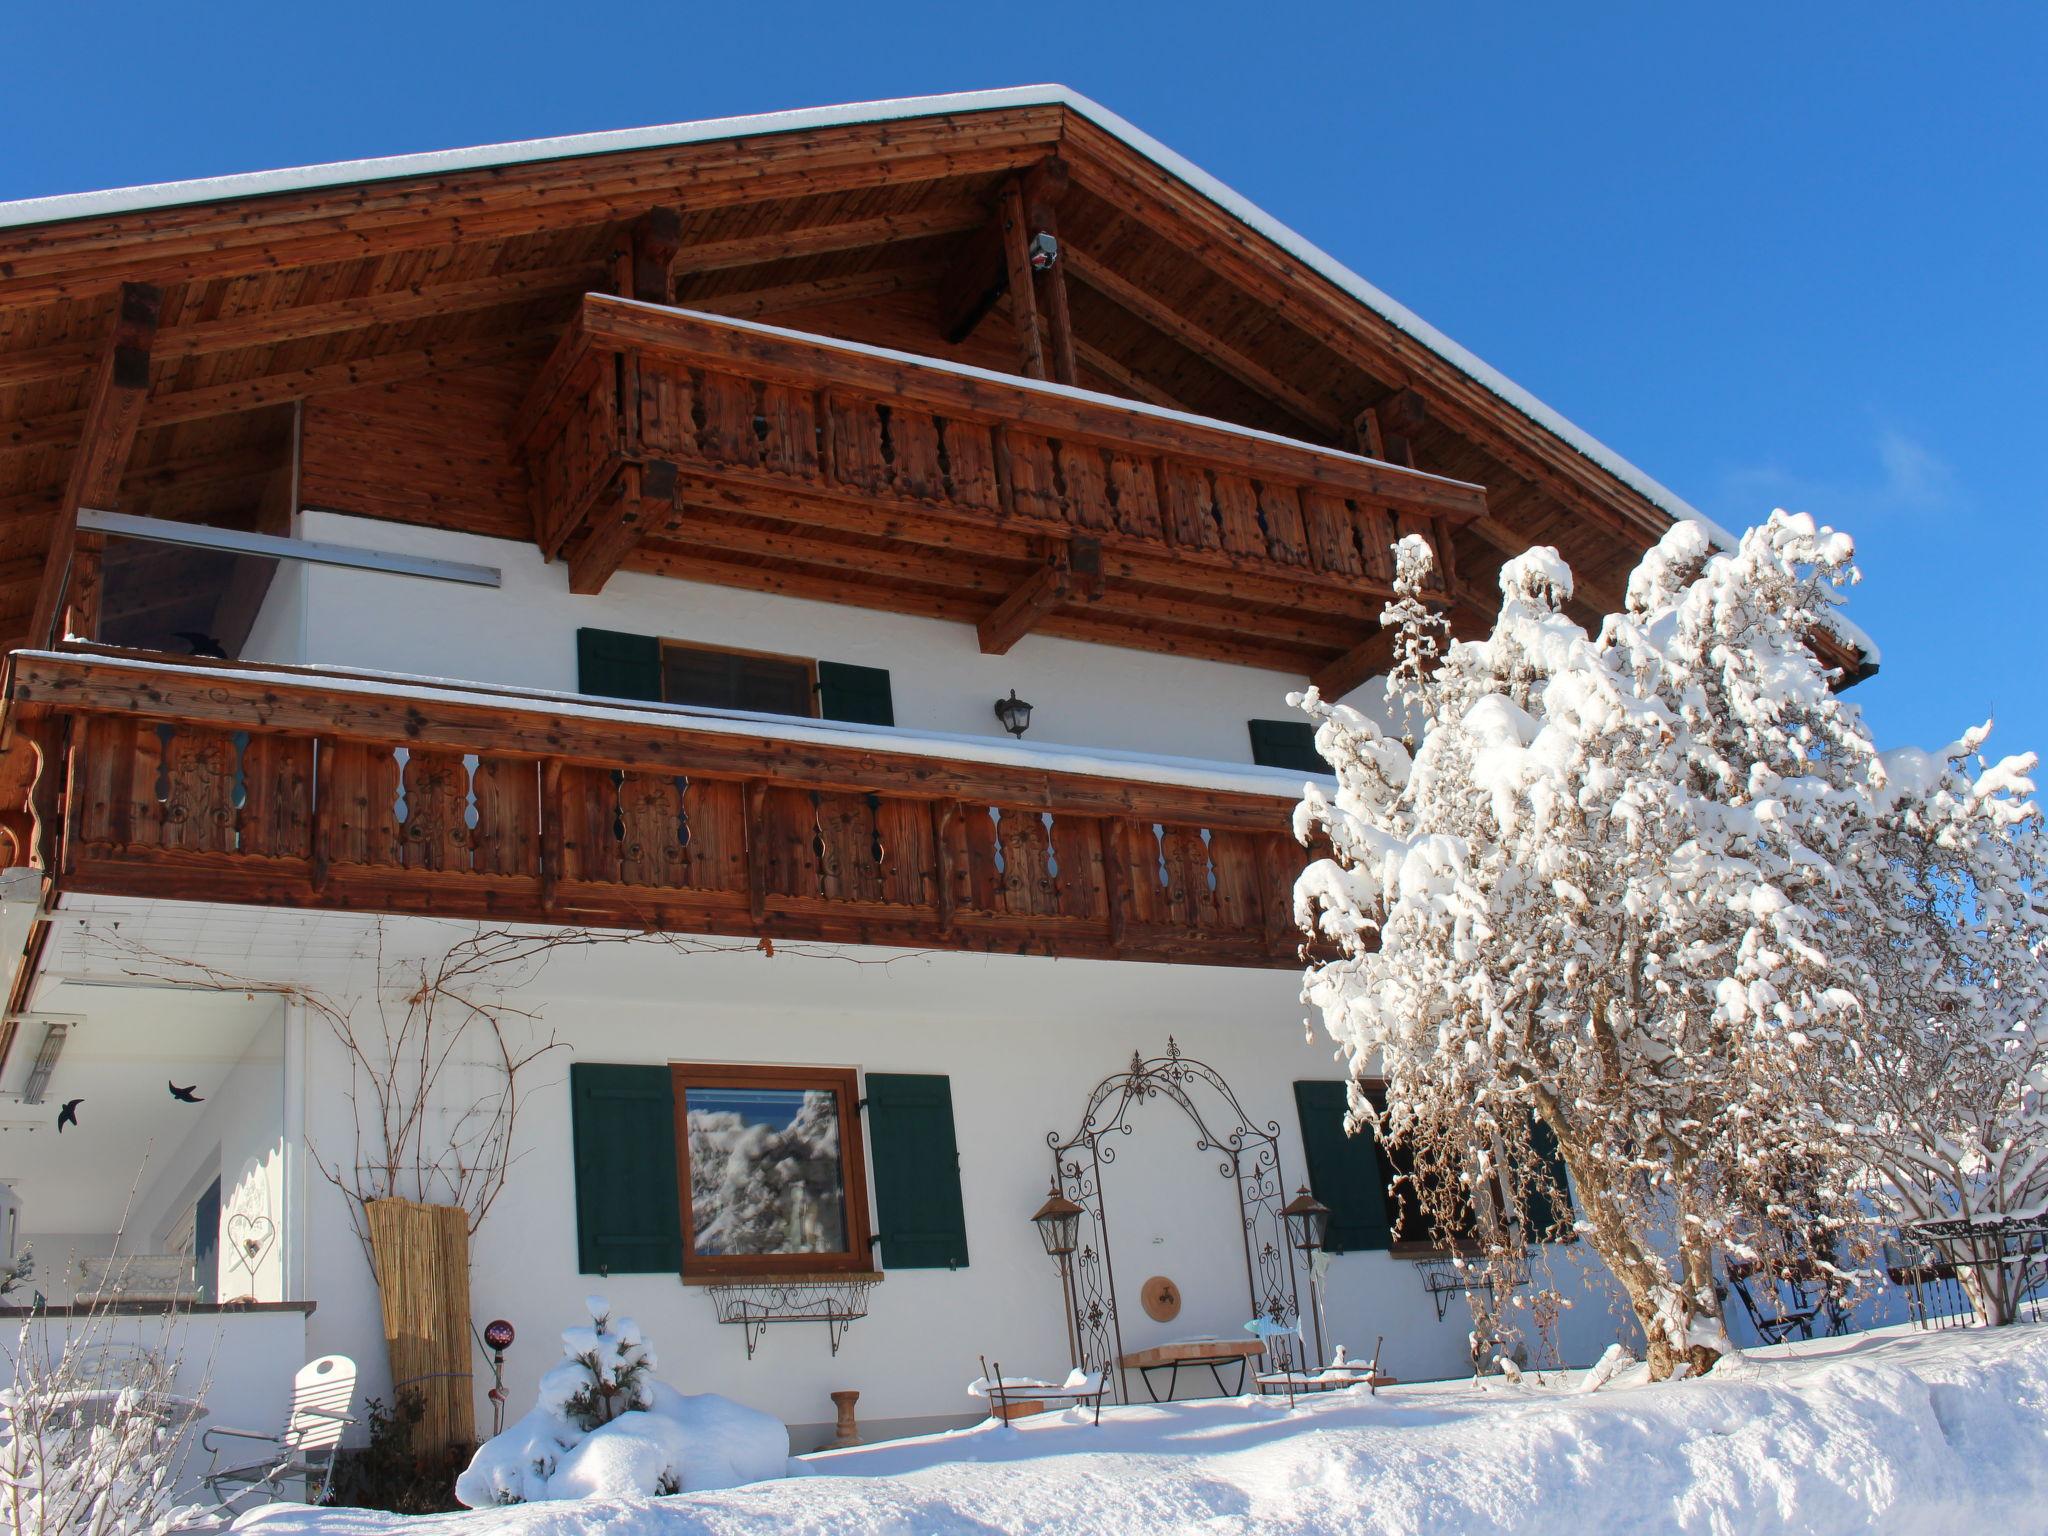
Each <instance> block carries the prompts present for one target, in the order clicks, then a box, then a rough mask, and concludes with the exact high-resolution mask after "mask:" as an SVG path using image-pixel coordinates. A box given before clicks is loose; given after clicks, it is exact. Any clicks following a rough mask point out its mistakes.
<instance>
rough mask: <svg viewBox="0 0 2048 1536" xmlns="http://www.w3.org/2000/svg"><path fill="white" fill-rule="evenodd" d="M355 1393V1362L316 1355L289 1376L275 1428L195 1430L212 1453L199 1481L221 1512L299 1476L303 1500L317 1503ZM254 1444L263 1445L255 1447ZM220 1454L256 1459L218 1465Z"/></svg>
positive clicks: (275, 1493) (274, 1493)
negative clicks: (280, 1423)
mask: <svg viewBox="0 0 2048 1536" xmlns="http://www.w3.org/2000/svg"><path fill="white" fill-rule="evenodd" d="M355 1396H356V1363H355V1361H353V1360H351V1359H349V1358H348V1357H347V1356H346V1355H322V1356H321V1357H320V1358H319V1359H317V1360H313V1361H309V1362H308V1363H307V1364H306V1365H305V1366H303V1367H302V1368H301V1369H300V1371H299V1374H298V1375H297V1376H295V1377H293V1378H292V1406H291V1412H290V1413H289V1414H287V1415H286V1417H285V1422H284V1428H283V1429H282V1430H280V1431H279V1432H278V1433H276V1434H271V1435H266V1434H261V1433H259V1432H257V1431H255V1430H250V1429H218V1428H216V1429H209V1430H207V1431H206V1433H205V1434H203V1435H201V1436H200V1438H199V1443H200V1445H201V1446H203V1447H204V1448H205V1449H206V1450H207V1451H208V1452H210V1453H211V1454H212V1456H213V1465H212V1467H211V1468H210V1469H209V1470H208V1471H207V1474H206V1476H205V1478H204V1479H203V1481H204V1483H205V1484H206V1490H207V1492H209V1493H211V1494H212V1495H213V1497H214V1501H215V1502H216V1503H217V1504H219V1505H220V1507H221V1510H222V1512H223V1513H225V1514H230V1515H232V1514H234V1513H236V1510H235V1509H234V1505H235V1503H236V1502H237V1501H238V1500H242V1499H246V1498H249V1497H250V1496H251V1495H256V1494H260V1495H262V1496H263V1498H264V1499H265V1500H266V1501H270V1500H275V1499H278V1498H280V1497H282V1496H283V1493H284V1486H285V1484H287V1483H291V1482H296V1481H298V1480H300V1479H301V1478H303V1479H304V1480H305V1484H306V1496H305V1501H306V1502H307V1503H308V1504H318V1503H319V1502H320V1500H321V1498H322V1497H323V1496H324V1495H325V1493H326V1491H327V1484H328V1480H329V1479H330V1478H331V1477H332V1475H333V1472H334V1453H335V1451H336V1450H337V1449H339V1448H340V1445H341V1435H342V1431H343V1430H345V1429H346V1428H348V1426H349V1425H351V1424H353V1423H354V1422H355V1420H354V1418H353V1417H351V1414H350V1410H351V1409H352V1408H354V1406H355ZM218 1441H236V1442H242V1444H241V1445H229V1444H221V1443H217V1442H218ZM257 1446H262V1447H266V1448H267V1449H264V1450H261V1451H258V1450H256V1449H255V1447H257ZM245 1447H246V1449H245ZM223 1454H228V1455H237V1456H238V1455H242V1454H248V1455H254V1456H256V1457H257V1459H256V1460H253V1461H248V1462H237V1464H235V1465H233V1466H227V1467H223V1466H222V1465H221V1458H222V1456H223Z"/></svg>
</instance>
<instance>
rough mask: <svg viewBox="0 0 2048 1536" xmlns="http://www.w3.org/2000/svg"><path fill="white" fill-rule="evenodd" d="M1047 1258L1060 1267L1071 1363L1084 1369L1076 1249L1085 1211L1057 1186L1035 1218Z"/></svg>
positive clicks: (1049, 1192)
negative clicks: (1077, 1322) (1077, 1307)
mask: <svg viewBox="0 0 2048 1536" xmlns="http://www.w3.org/2000/svg"><path fill="white" fill-rule="evenodd" d="M1031 1220H1032V1222H1033V1224H1034V1225H1036V1226H1037V1228H1038V1236H1039V1240H1040V1241H1041V1242H1043V1243H1044V1244H1045V1251H1046V1253H1047V1255H1048V1256H1049V1257H1050V1258H1051V1259H1052V1260H1053V1261H1054V1262H1055V1263H1056V1264H1058V1265H1059V1267H1060V1302H1061V1304H1062V1306H1063V1308H1064V1309H1065V1311H1066V1314H1067V1362H1068V1364H1070V1365H1073V1366H1075V1367H1081V1366H1082V1361H1081V1344H1080V1339H1079V1336H1078V1335H1076V1334H1075V1332H1074V1249H1075V1248H1076V1247H1078V1246H1079V1244H1080V1241H1081V1207H1080V1206H1078V1205H1076V1204H1075V1203H1074V1202H1073V1201H1071V1200H1069V1199H1068V1198H1067V1197H1066V1196H1065V1195H1063V1194H1061V1193H1060V1187H1059V1185H1058V1184H1057V1183H1055V1184H1053V1185H1052V1187H1051V1188H1049V1189H1048V1190H1046V1192H1045V1204H1043V1205H1041V1206H1040V1207H1039V1208H1038V1213H1037V1214H1036V1215H1035V1216H1033V1217H1032V1218H1031Z"/></svg>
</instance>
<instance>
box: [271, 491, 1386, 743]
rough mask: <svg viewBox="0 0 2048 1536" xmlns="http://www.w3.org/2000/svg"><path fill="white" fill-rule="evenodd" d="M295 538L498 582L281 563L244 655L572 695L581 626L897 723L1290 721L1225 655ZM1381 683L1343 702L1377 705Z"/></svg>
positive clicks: (445, 542) (1238, 734) (419, 546)
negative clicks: (818, 694)
mask: <svg viewBox="0 0 2048 1536" xmlns="http://www.w3.org/2000/svg"><path fill="white" fill-rule="evenodd" d="M297 531H298V533H299V534H300V535H301V536H302V537H305V538H309V539H318V540H323V541H326V542H329V543H334V544H353V545H357V546H359V547H367V548H374V549H381V550H388V551H397V552H403V553H407V554H418V555H428V556H433V557H436V558H440V559H448V560H461V561H467V562H470V563H472V564H478V565H489V566H494V567H496V568H498V569H499V570H500V571H502V572H503V574H504V585H503V586H502V587H499V588H490V587H472V586H463V585H457V584H454V583H448V582H437V581H425V580H420V579H418V578H412V577H404V576H392V575H385V574H381V573H376V572H369V571H356V570H348V569H343V568H338V567H332V566H301V567H299V568H298V571H299V574H298V577H297V580H296V581H293V580H290V579H288V578H287V573H288V572H289V571H290V569H291V567H289V566H288V567H287V568H286V571H282V572H280V575H279V580H278V581H277V582H275V583H274V584H273V585H272V588H271V595H270V598H269V600H268V601H267V602H266V605H265V608H264V611H263V614H262V615H261V616H260V617H259V619H258V622H257V626H256V631H255V633H254V635H253V636H252V638H251V641H250V643H249V644H248V645H247V646H246V647H244V652H243V654H244V655H245V656H246V657H247V658H248V659H250V660H256V661H305V662H311V663H315V664H324V665H334V666H351V667H366V668H374V669H378V670H384V671H394V672H410V673H419V674H426V675H430V676H436V677H448V678H459V679H462V680H464V681H469V682H489V683H503V684H510V685H515V686H520V687H529V688H540V689H550V690H565V691H574V690H575V688H576V683H577V679H576V631H577V630H578V629H579V628H584V627H588V628H596V629H615V630H625V631H628V632H631V633H635V634H649V635H660V636H664V637H666V638H669V639H676V640H689V641H696V642H699V643H702V644H707V645H718V646H729V647H734V648H738V649H743V650H759V651H776V652H782V653H784V654H788V655H795V656H808V657H817V658H822V659H825V660H828V661H842V662H852V663H855V664H857V665H861V666H874V667H886V668H888V669H889V673H890V682H891V686H892V689H893V692H894V701H895V710H896V723H897V725H899V726H901V727H904V728H906V729H910V730H924V731H950V732H963V733H969V734H980V735H988V736H994V737H998V738H1000V737H1001V735H1002V728H1001V726H1000V725H999V724H998V723H997V721H996V718H995V713H994V702H995V700H996V699H998V698H1002V697H1005V696H1006V695H1007V694H1008V693H1009V691H1010V690H1011V689H1015V690H1016V691H1017V693H1018V694H1019V695H1020V696H1021V697H1023V698H1025V699H1028V700H1030V701H1031V703H1032V704H1033V705H1034V706H1036V708H1035V712H1034V714H1033V716H1032V725H1031V733H1030V737H1029V739H1030V740H1031V741H1032V742H1034V743H1039V742H1052V743H1059V744H1062V745H1067V746H1077V747H1113V748H1117V749H1120V750H1125V751H1138V752H1149V753H1155V754H1166V755H1173V756H1182V757H1199V758H1210V759H1214V760H1216V761H1219V762H1230V763H1248V762H1250V761H1251V740H1250V737H1249V735H1248V733H1247V731H1246V728H1245V722H1246V721H1247V720H1252V719H1285V718H1288V717H1289V715H1290V714H1291V711H1290V710H1289V708H1288V705H1287V695H1288V693H1289V692H1290V691H1291V690H1294V689H1299V688H1301V687H1302V686H1304V684H1305V681H1306V680H1305V679H1304V678H1301V677H1297V676H1294V675H1291V674H1288V673H1281V672H1267V671H1260V670H1257V669H1254V668H1249V667H1234V666H1226V665H1224V664H1222V663H1220V662H1211V661H1199V660H1190V659H1187V658H1183V657H1174V656H1160V655H1153V654H1151V653H1149V652H1145V651H1133V650H1125V649H1122V648H1120V647H1115V646H1103V645H1089V644H1083V643H1081V642H1078V641H1071V640H1059V639H1052V638H1048V637H1045V636H1040V635H1027V636H1026V637H1025V638H1024V639H1023V640H1021V641H1020V642H1018V644H1017V646H1016V647H1015V648H1014V649H1013V650H1012V651H1011V652H1010V653H1009V654H1008V655H1006V656H984V655H983V654H982V653H981V650H980V647H979V645H978V643H977V642H976V639H975V632H974V629H973V628H972V626H970V625H966V624H948V623H944V622H940V621H938V620H932V619H919V618H910V617H906V616H903V615H901V614H893V613H887V612H883V611H880V610H876V609H866V608H851V607H840V606H835V605H833V604H829V603H818V602H810V601H807V600H804V599H800V598H790V597H779V596H776V595H774V594H770V593H760V592H749V591H743V590H741V589H739V588H736V587H722V586H713V585H708V584H704V583H698V582H688V581H677V580H674V579H671V578H668V577H662V576H648V575H640V574H635V573H633V572H622V573H621V574H619V575H617V576H615V577H613V578H612V580H611V581H610V582H609V583H607V585H606V587H605V590H604V591H603V592H602V593H600V594H599V595H597V596H595V597H579V596H576V595H574V594H572V593H571V592H570V591H569V584H568V567H567V566H566V565H562V564H555V565H549V564H546V563H544V562H543V561H542V560H541V558H540V552H539V550H538V549H537V548H536V547H535V546H534V545H533V544H531V543H527V542H515V541H511V540H503V539H485V538H478V537H475V536H473V535H467V534H455V533H446V532H441V531H438V530H435V529H428V528H415V527H410V526H407V525H404V524H399V523H387V522H379V521H375V520H373V519H369V518H359V517H348V516H343V515H341V514H338V513H331V512H306V513H303V514H301V516H300V518H299V527H298V530H297ZM1379 690H1380V685H1379V684H1378V683H1377V682H1374V683H1370V684H1368V685H1367V686H1366V687H1365V688H1362V689H1360V690H1358V693H1357V695H1356V696H1355V697H1354V698H1353V702H1354V703H1358V704H1360V705H1361V706H1362V707H1363V706H1364V705H1366V704H1367V703H1368V701H1371V700H1375V699H1376V698H1377V695H1378V693H1379Z"/></svg>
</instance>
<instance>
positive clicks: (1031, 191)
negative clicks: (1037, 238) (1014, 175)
mask: <svg viewBox="0 0 2048 1536" xmlns="http://www.w3.org/2000/svg"><path fill="white" fill-rule="evenodd" d="M1066 189H1067V164H1066V162H1065V161H1064V160H1047V161H1044V162H1042V163H1041V164H1039V165H1038V166H1037V167H1035V168H1034V169H1033V170H1032V172H1031V174H1030V175H1028V176H1026V177H1025V178H1024V222H1025V225H1026V239H1027V240H1028V239H1029V238H1030V237H1031V236H1033V235H1038V234H1046V235H1050V236H1051V237H1052V240H1053V243H1054V245H1055V247H1057V248H1058V249H1059V252H1060V254H1059V255H1058V257H1057V258H1056V259H1055V260H1054V261H1053V264H1052V265H1051V266H1050V267H1047V268H1046V269H1045V271H1044V272H1042V273H1040V274H1039V282H1040V283H1041V285H1042V286H1043V287H1044V290H1045V317H1046V321H1047V323H1048V326H1049V328H1050V330H1051V333H1052V376H1053V378H1055V379H1056V380H1058V381H1059V382H1060V383H1062V384H1072V383H1074V382H1075V379H1076V374H1075V369H1074V322H1073V317H1072V316H1071V315H1070V314H1069V313H1068V310H1067V262H1066V251H1065V248H1064V247H1063V246H1059V238H1060V220H1059V211H1058V208H1057V206H1056V204H1057V201H1058V198H1059V195H1060V194H1061V193H1062V192H1064V191H1065V190H1066Z"/></svg>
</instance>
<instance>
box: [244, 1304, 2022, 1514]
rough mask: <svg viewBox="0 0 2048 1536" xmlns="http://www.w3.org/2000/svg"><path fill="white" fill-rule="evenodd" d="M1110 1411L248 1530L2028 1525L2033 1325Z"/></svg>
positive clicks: (1882, 1335) (1890, 1334)
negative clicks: (621, 1494) (610, 1487)
mask: <svg viewBox="0 0 2048 1536" xmlns="http://www.w3.org/2000/svg"><path fill="white" fill-rule="evenodd" d="M1582 1380H1583V1377H1582V1375H1561V1376H1552V1377H1548V1378H1546V1379H1545V1380H1544V1381H1543V1382H1542V1383H1540V1384H1539V1383H1538V1382H1536V1381H1535V1380H1534V1378H1531V1379H1529V1380H1526V1381H1524V1382H1523V1383H1522V1384H1521V1385H1519V1386H1510V1385H1508V1384H1507V1383H1505V1382H1503V1381H1501V1380H1499V1379H1497V1378H1496V1379H1492V1380H1489V1381H1487V1382H1486V1383H1485V1384H1484V1386H1483V1387H1479V1386H1475V1385H1473V1384H1472V1383H1469V1382H1466V1383H1448V1382H1447V1383H1432V1384H1426V1385H1417V1386H1407V1387H1396V1388H1392V1389H1389V1390H1386V1391H1383V1392H1381V1393H1380V1394H1379V1396H1377V1397H1370V1396H1367V1395H1366V1394H1365V1393H1364V1391H1363V1390H1362V1389H1353V1390H1351V1391H1347V1392H1344V1393H1338V1394H1331V1395H1328V1396H1325V1397H1321V1398H1316V1399H1312V1400H1311V1399H1304V1400H1303V1401H1302V1402H1301V1404H1300V1405H1299V1406H1298V1407H1296V1408H1295V1409H1293V1410H1292V1411H1290V1410H1289V1409H1288V1408H1287V1406H1286V1404H1285V1402H1284V1401H1283V1402H1279V1403H1267V1402H1256V1401H1250V1400H1245V1399H1229V1400H1222V1401H1208V1402H1191V1403H1171V1404H1164V1405H1161V1406H1158V1407H1131V1408H1110V1409H1107V1410H1105V1411H1104V1413H1103V1416H1102V1424H1101V1426H1100V1427H1099V1428H1097V1427H1094V1426H1092V1425H1090V1424H1089V1423H1088V1421H1087V1417H1086V1415H1085V1414H1084V1415H1073V1414H1067V1413H1060V1414H1054V1415H1048V1416H1045V1417H1041V1418H1037V1419H1031V1420H1026V1421H1024V1422H1022V1423H1020V1424H1019V1425H1017V1426H1016V1427H1015V1428H1011V1429H1003V1428H997V1427H994V1426H991V1425H986V1424H984V1425H981V1426H978V1427H976V1428H973V1429H964V1430H957V1431H954V1432H952V1433H950V1434H944V1435H932V1436H927V1437H923V1438H920V1439H915V1440H901V1441H895V1442H892V1443H888V1444H883V1445H875V1446H867V1447H861V1448H858V1449H854V1450H848V1451H835V1452H822V1453H820V1454H818V1455H816V1456H811V1457H807V1458H804V1459H803V1460H802V1461H801V1462H800V1463H798V1465H799V1466H800V1467H802V1468H804V1469H805V1470H807V1471H808V1472H810V1473H811V1474H813V1475H811V1476H808V1477H801V1478H793V1479H790V1480H786V1481H779V1482H771V1483H762V1484H756V1485H754V1486H752V1487H748V1488H736V1489H730V1490H727V1491H724V1492H719V1493H703V1494H685V1495H680V1496H677V1497H673V1498H665V1499H634V1500H609V1501H589V1502H584V1503H551V1504H529V1505H521V1506H517V1507H514V1508H508V1509H502V1510H489V1511H479V1512H477V1513H472V1514H462V1515H445V1516H427V1517H419V1518H414V1519H405V1518H402V1517H399V1516H393V1515H378V1514H370V1513H365V1512H363V1511H357V1510H319V1511H314V1510H307V1509H303V1508H298V1507H284V1508H275V1509H270V1510H264V1511H258V1512H256V1513H254V1514H252V1515H250V1516H248V1517H245V1519H244V1520H243V1521H242V1522H241V1524H240V1525H239V1526H238V1527H237V1529H238V1530H246V1531H249V1532H251V1533H252V1536H395V1533H397V1532H399V1531H401V1530H402V1531H403V1532H404V1533H405V1536H626V1533H631V1536H685V1533H695V1532H717V1533H733V1536H741V1533H745V1536H754V1533H775V1536H807V1533H813V1532H817V1533H823V1532H831V1533H876V1536H881V1533H889V1536H927V1533H929V1536H952V1533H963V1536H964V1533H968V1532H974V1533H989V1532H998V1531H1034V1532H1036V1531H1044V1532H1062V1533H1065V1532H1113V1533H1115V1536H1145V1533H1151V1532H1166V1531H1176V1532H1178V1531H1190V1530H1200V1531H1206V1532H1254V1531H1256V1532H1261V1533H1266V1532H1275V1533H1277V1532H1302V1533H1325V1532H1338V1531H1361V1532H1404V1533H1405V1532H1418V1533H1419V1532H1430V1533H1434V1536H1464V1533H1480V1532H1518V1531H1527V1532H1544V1533H1546V1536H1592V1533H1596V1532H1610V1531H1611V1532H1623V1531H1625V1532H1630V1533H1642V1536H1660V1533H1665V1532H1687V1533H1691V1532H1714V1533H1748V1532H1758V1533H1762V1532H1770V1533H1774V1536H1775V1533H1781V1532H1849V1531H1878V1530H1882V1531H1887V1532H1910V1533H1913V1536H1936V1533H1942V1532H1987V1531H1989V1532H1995V1533H1997V1536H2029V1533H2036V1532H2048V1325H2035V1324H2029V1325H2022V1326H2019V1327H2014V1328H2008V1329H2002V1330H1998V1331H1996V1332H1985V1331H1982V1330H1968V1331H1963V1330H1958V1331H1954V1332H1949V1333H1940V1334H1918V1333H1913V1332H1911V1331H1902V1330H1886V1331H1883V1332H1879V1333H1871V1334H1863V1335H1859V1336H1855V1337H1851V1338H1846V1339H1828V1340H1818V1341H1815V1342H1813V1343H1808V1344H1796V1345H1789V1346H1781V1347H1779V1348H1776V1349H1771V1350H1765V1351H1760V1352H1758V1353H1756V1354H1754V1355H1752V1356H1750V1357H1748V1358H1747V1359H1746V1360H1744V1361H1741V1362H1734V1363H1731V1368H1730V1369H1729V1370H1728V1371H1727V1374H1726V1375H1725V1377H1724V1376H1723V1375H1722V1374H1721V1373H1716V1374H1715V1375H1714V1376H1712V1377H1709V1378H1706V1379H1704V1380H1701V1381H1698V1382H1685V1381H1680V1382H1673V1383H1667V1384H1664V1385H1659V1386H1650V1385H1648V1384H1646V1383H1644V1382H1643V1381H1642V1380H1641V1372H1640V1370H1638V1371H1636V1372H1633V1373H1624V1374H1622V1375H1620V1376H1617V1377H1616V1378H1615V1379H1614V1380H1613V1381H1612V1382H1610V1383H1609V1384H1608V1385H1607V1386H1605V1387H1603V1388H1601V1389H1600V1390H1599V1391H1597V1392H1593V1393H1587V1392H1585V1391H1583V1390H1579V1388H1580V1386H1581V1383H1582Z"/></svg>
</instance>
